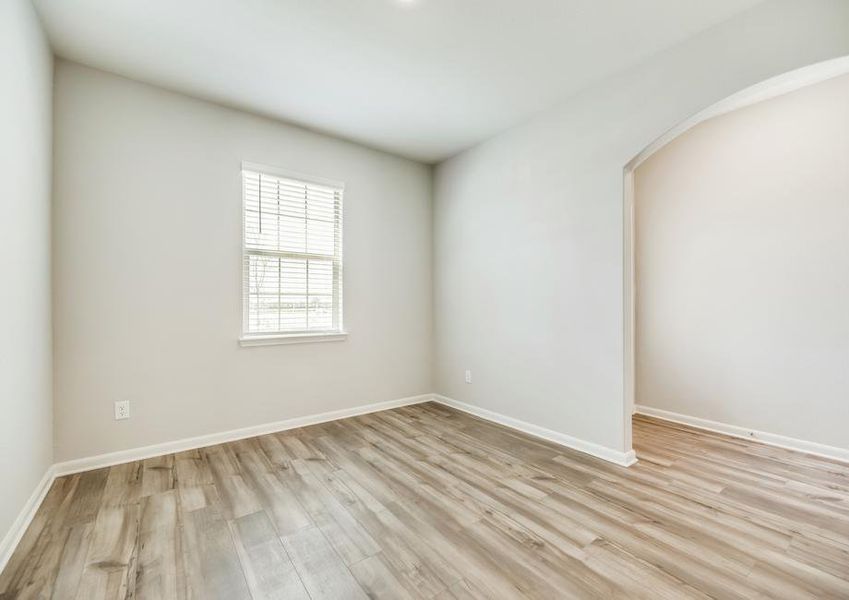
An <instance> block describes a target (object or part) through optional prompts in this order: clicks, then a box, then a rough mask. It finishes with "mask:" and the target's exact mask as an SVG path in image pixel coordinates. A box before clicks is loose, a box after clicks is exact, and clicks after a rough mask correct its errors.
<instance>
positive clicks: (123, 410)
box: [115, 400, 130, 421]
mask: <svg viewBox="0 0 849 600" xmlns="http://www.w3.org/2000/svg"><path fill="white" fill-rule="evenodd" d="M129 418H130V401H129V400H120V401H118V402H116V403H115V420H116V421H120V420H121V419H129Z"/></svg>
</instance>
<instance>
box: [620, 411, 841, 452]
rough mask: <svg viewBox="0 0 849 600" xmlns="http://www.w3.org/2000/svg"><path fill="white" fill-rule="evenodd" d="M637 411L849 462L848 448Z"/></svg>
mask: <svg viewBox="0 0 849 600" xmlns="http://www.w3.org/2000/svg"><path fill="white" fill-rule="evenodd" d="M635 409H636V413H637V414H640V415H646V416H647V417H654V418H656V419H663V420H664V421H672V422H673V423H680V424H682V425H689V426H690V427H695V428H697V429H704V430H706V431H712V432H714V433H723V434H725V435H730V436H732V437H736V438H742V439H746V440H754V441H756V442H760V443H762V444H767V445H769V446H778V447H779V448H784V449H786V450H795V451H797V452H804V453H805V454H813V455H816V456H821V457H823V458H830V459H833V460H839V461H841V462H849V449H847V448H838V447H836V446H827V445H825V444H819V443H817V442H809V441H807V440H800V439H796V438H791V437H787V436H783V435H778V434H777V433H768V432H766V431H757V430H755V429H747V428H746V427H738V426H737V425H729V424H728V423H720V422H718V421H710V420H708V419H701V418H699V417H691V416H689V415H682V414H680V413H676V412H672V411H668V410H661V409H659V408H652V407H651V406H643V405H637V406H635Z"/></svg>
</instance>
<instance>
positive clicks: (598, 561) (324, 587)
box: [0, 403, 849, 600]
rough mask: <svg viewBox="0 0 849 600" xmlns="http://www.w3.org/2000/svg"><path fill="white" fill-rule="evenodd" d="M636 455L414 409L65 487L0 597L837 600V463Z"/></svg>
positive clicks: (841, 493) (187, 455) (650, 430)
mask: <svg viewBox="0 0 849 600" xmlns="http://www.w3.org/2000/svg"><path fill="white" fill-rule="evenodd" d="M634 446H635V449H636V451H637V456H638V458H639V459H640V460H639V463H637V464H636V465H635V466H633V467H631V468H628V469H625V468H621V467H616V466H614V465H611V464H609V463H606V462H603V461H601V460H598V459H595V458H592V457H590V456H587V455H585V454H581V453H579V452H573V451H570V450H567V449H565V448H563V447H560V446H557V445H554V444H550V443H548V442H545V441H542V440H539V439H536V438H532V437H529V436H526V435H524V434H522V433H519V432H516V431H513V430H510V429H507V428H504V427H501V426H499V425H495V424H492V423H489V422H486V421H483V420H480V419H476V418H474V417H472V416H469V415H467V414H465V413H461V412H458V411H455V410H452V409H449V408H446V407H444V406H442V405H438V404H433V403H427V404H420V405H415V406H409V407H405V408H399V409H395V410H390V411H385V412H381V413H374V414H370V415H364V416H360V417H354V418H350V419H344V420H341V421H334V422H331V423H325V424H322V425H315V426H312V427H304V428H301V429H296V430H291V431H285V432H281V433H276V434H269V435H264V436H260V437H256V438H251V439H247V440H240V441H237V442H232V443H229V444H221V445H217V446H211V447H208V448H201V449H198V450H190V451H187V452H180V453H177V454H171V455H166V456H161V457H156V458H151V459H147V460H144V461H138V462H134V463H128V464H124V465H117V466H114V467H110V468H106V469H99V470H95V471H89V472H86V473H79V474H75V475H69V476H67V477H62V478H59V479H57V480H56V481H55V482H54V484H53V486H52V487H51V489H50V491H49V492H48V494H47V496H46V498H45V500H44V502H43V504H42V506H41V507H40V509H39V510H38V513H37V514H36V516H35V518H34V519H33V522H32V524H31V525H30V527H29V529H28V530H27V532H26V534H25V535H24V537H23V539H22V540H21V543H20V544H19V546H18V548H17V550H16V551H15V553H14V554H13V556H12V558H11V560H10V561H9V563H8V565H7V567H6V569H5V570H4V571H3V573H2V574H0V599H2V600H8V599H11V598H58V599H80V600H97V599H101V598H105V599H123V598H133V599H145V598H159V599H167V598H178V599H189V598H201V599H204V600H206V599H214V598H222V599H239V598H287V599H304V600H319V599H333V600H338V599H348V598H350V599H356V598H391V599H411V598H428V599H430V598H433V599H440V600H450V599H494V598H646V599H652V600H654V599H659V598H668V599H679V598H700V599H703V598H741V599H742V598H746V599H751V598H792V599H798V598H817V599H822V598H849V465H846V464H842V463H839V462H836V461H830V460H827V459H823V458H818V457H815V456H811V455H806V454H801V453H797V452H792V451H789V450H783V449H779V448H774V447H769V446H765V445H762V444H758V443H755V442H751V441H748V440H740V439H735V438H730V437H727V436H723V435H720V434H713V433H709V432H704V431H699V430H696V429H692V428H688V427H686V426H682V425H675V424H671V423H667V422H663V421H659V420H655V419H650V418H647V417H635V420H634Z"/></svg>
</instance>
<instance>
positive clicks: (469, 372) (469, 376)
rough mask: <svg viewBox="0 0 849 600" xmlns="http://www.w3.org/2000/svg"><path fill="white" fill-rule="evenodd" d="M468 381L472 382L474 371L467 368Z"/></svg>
mask: <svg viewBox="0 0 849 600" xmlns="http://www.w3.org/2000/svg"><path fill="white" fill-rule="evenodd" d="M466 383H472V372H471V371H470V370H469V369H466Z"/></svg>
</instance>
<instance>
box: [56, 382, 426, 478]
mask: <svg viewBox="0 0 849 600" xmlns="http://www.w3.org/2000/svg"><path fill="white" fill-rule="evenodd" d="M431 399H432V397H431V395H430V394H422V395H420V396H411V397H409V398H401V399H399V400H387V401H386V402H375V403H374V404H366V405H363V406H355V407H353V408H343V409H341V410H334V411H330V412H325V413H319V414H316V415H307V416H305V417H296V418H294V419H286V420H284V421H276V422H274V423H263V424H262V425H254V426H252V427H243V428H241V429H233V430H231V431H222V432H220V433H210V434H207V435H200V436H197V437H192V438H185V439H182V440H175V441H173V442H164V443H162V444H153V445H152V446H142V447H141V448H131V449H129V450H119V451H118V452H110V453H108V454H99V455H97V456H89V457H86V458H77V459H74V460H69V461H66V462H61V463H57V464H56V465H54V468H55V470H56V476H57V477H60V476H62V475H70V474H72V473H80V472H82V471H91V470H92V469H100V468H103V467H111V466H113V465H119V464H122V463H128V462H133V461H136V460H142V459H145V458H152V457H154V456H162V455H163V454H172V453H174V452H183V451H185V450H194V449H196V448H204V447H206V446H214V445H216V444H223V443H226V442H234V441H236V440H243V439H245V438H251V437H256V436H258V435H265V434H267V433H276V432H278V431H286V430H287V429H296V428H298V427H306V426H308V425H318V424H319V423H327V422H328V421H336V420H338V419H346V418H348V417H356V416H357V415H365V414H368V413H373V412H379V411H381V410H388V409H390V408H398V407H400V406H409V405H411V404H419V403H421V402H429V401H430V400H431Z"/></svg>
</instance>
